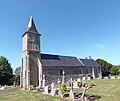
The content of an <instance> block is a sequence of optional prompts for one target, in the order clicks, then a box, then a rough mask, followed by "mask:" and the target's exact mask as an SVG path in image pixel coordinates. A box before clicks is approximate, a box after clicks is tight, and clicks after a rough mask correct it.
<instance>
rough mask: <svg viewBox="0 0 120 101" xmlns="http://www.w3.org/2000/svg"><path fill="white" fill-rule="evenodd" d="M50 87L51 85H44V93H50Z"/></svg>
mask: <svg viewBox="0 0 120 101" xmlns="http://www.w3.org/2000/svg"><path fill="white" fill-rule="evenodd" d="M48 87H49V86H45V87H44V94H48V93H49V92H48Z"/></svg>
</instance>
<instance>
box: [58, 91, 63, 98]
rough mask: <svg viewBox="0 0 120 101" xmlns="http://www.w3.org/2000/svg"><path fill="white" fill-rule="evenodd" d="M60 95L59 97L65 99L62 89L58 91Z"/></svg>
mask: <svg viewBox="0 0 120 101" xmlns="http://www.w3.org/2000/svg"><path fill="white" fill-rule="evenodd" d="M58 95H59V96H60V97H61V98H63V93H62V90H61V89H59V90H58Z"/></svg>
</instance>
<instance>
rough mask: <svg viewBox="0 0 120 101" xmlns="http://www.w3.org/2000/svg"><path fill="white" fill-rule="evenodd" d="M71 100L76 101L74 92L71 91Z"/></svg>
mask: <svg viewBox="0 0 120 101" xmlns="http://www.w3.org/2000/svg"><path fill="white" fill-rule="evenodd" d="M69 98H70V99H71V100H74V99H75V95H74V92H73V90H70V91H69Z"/></svg>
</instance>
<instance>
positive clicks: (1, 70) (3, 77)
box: [0, 56, 13, 85]
mask: <svg viewBox="0 0 120 101" xmlns="http://www.w3.org/2000/svg"><path fill="white" fill-rule="evenodd" d="M11 84H13V70H12V68H11V65H10V63H9V62H8V60H7V58H5V57H4V56H0V85H11Z"/></svg>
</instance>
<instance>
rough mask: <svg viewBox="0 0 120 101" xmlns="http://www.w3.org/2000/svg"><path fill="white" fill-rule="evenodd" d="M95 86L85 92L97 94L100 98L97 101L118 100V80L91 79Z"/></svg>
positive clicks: (119, 90) (77, 90) (119, 84)
mask: <svg viewBox="0 0 120 101" xmlns="http://www.w3.org/2000/svg"><path fill="white" fill-rule="evenodd" d="M88 82H93V83H95V84H96V85H97V86H96V87H95V88H91V89H89V90H88V91H87V92H86V93H87V94H91V95H99V96H101V98H100V99H99V100H97V101H120V80H118V79H109V80H94V81H93V80H91V81H88ZM74 90H75V92H81V91H82V90H81V89H74Z"/></svg>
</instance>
